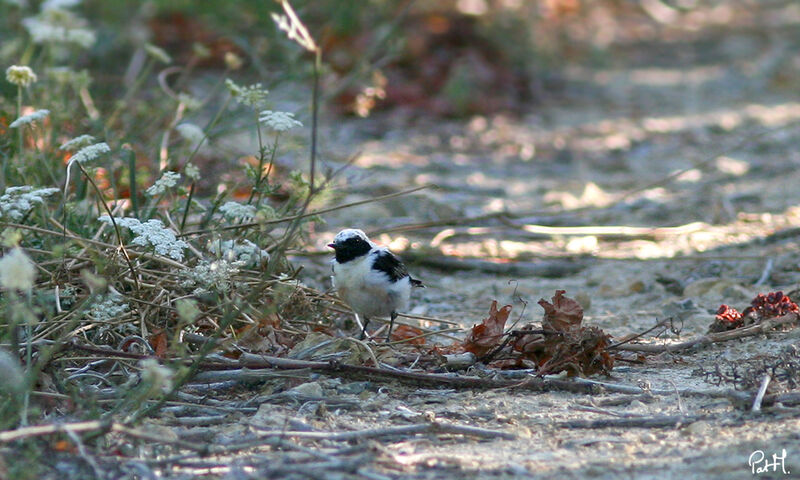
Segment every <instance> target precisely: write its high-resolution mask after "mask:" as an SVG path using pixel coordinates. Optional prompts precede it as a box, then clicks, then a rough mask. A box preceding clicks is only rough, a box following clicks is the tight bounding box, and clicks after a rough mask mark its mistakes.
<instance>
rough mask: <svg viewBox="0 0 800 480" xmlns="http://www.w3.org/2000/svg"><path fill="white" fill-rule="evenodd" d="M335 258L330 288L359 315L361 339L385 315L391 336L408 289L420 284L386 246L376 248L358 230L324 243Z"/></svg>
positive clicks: (348, 231) (406, 297) (405, 300)
mask: <svg viewBox="0 0 800 480" xmlns="http://www.w3.org/2000/svg"><path fill="white" fill-rule="evenodd" d="M328 246H329V247H331V248H332V249H333V250H334V252H335V253H336V256H335V257H334V259H333V260H331V264H332V265H333V277H331V278H332V279H333V285H334V286H335V287H336V290H337V291H338V292H339V297H340V298H341V299H342V300H344V301H345V302H346V303H347V304H348V305H349V306H350V308H352V309H353V311H354V312H355V313H356V320H358V317H359V316H361V317H363V318H364V324H363V325H361V322H358V323H359V326H361V338H364V335H365V334H366V331H367V324H368V323H369V320H370V318H372V317H385V316H387V315H388V316H389V317H390V318H391V321H390V323H389V333H387V335H386V341H387V342H388V341H389V336H390V335H391V334H392V328H393V327H394V319H395V318H397V312H398V310H403V309H405V308H406V307H407V306H408V299H409V297H410V295H411V287H422V286H423V285H422V282H420V281H419V280H417V279H415V278H411V276H410V275H409V274H408V270H406V266H405V265H403V262H402V261H400V259H399V258H397V256H395V254H393V253H392V252H390V251H389V249H388V248H386V247H379V246H377V245H376V244H374V243H373V242H372V241H370V239H369V238H367V235H366V234H365V233H364V232H362V231H361V230H357V229H354V228H348V229H345V230H342V231H341V232H339V233H338V234H337V235H336V237H335V238H334V239H333V243H330V244H328Z"/></svg>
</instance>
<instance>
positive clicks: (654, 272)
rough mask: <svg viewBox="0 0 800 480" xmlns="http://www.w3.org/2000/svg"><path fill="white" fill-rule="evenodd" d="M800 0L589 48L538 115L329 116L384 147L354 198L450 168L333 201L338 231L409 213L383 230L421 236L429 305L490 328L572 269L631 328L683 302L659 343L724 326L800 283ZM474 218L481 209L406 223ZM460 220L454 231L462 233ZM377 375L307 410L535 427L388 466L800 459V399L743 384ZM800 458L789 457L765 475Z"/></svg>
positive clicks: (441, 473)
mask: <svg viewBox="0 0 800 480" xmlns="http://www.w3.org/2000/svg"><path fill="white" fill-rule="evenodd" d="M789 6H790V7H791V5H789ZM790 10H791V9H790V8H788V7H787V9H786V10H785V11H784V10H780V9H778V8H775V9H774V11H770V12H767V13H764V16H763V17H759V18H757V19H755V20H753V21H752V22H749V23H748V22H744V23H743V24H742V25H739V26H731V27H729V28H727V29H722V30H721V31H720V30H719V29H712V30H711V33H708V34H705V35H701V34H698V33H696V32H687V33H686V35H685V36H684V37H683V38H673V39H672V40H671V41H669V42H664V43H661V44H655V43H654V44H647V43H639V44H631V45H625V46H619V47H616V48H612V49H611V51H610V52H608V54H607V55H608V57H610V60H609V61H608V62H607V63H608V64H609V66H608V68H604V69H598V68H592V67H586V66H573V67H570V68H569V69H568V70H567V74H566V78H565V85H564V89H563V93H561V94H560V95H559V96H558V97H557V98H550V99H548V100H547V101H545V102H544V103H543V104H542V105H538V106H536V107H532V108H531V110H530V111H529V112H528V114H527V115H525V116H524V117H522V118H511V117H506V116H494V117H475V118H472V119H468V120H466V121H464V122H443V121H442V122H440V121H435V120H430V119H420V120H416V121H400V120H397V117H392V116H389V117H381V116H378V117H373V118H370V119H366V120H361V121H350V122H347V123H344V124H338V125H337V126H336V128H335V129H334V128H331V129H329V130H328V131H327V132H326V135H327V138H329V139H331V140H330V144H329V145H328V146H327V148H328V149H329V150H330V151H331V152H338V153H341V154H342V155H343V156H345V155H347V154H349V153H352V151H353V150H361V151H362V152H363V153H362V155H361V157H360V158H359V160H358V161H357V162H356V168H353V169H351V170H349V171H348V174H347V184H346V186H344V187H343V189H342V190H341V191H342V192H343V193H344V194H345V195H344V196H345V198H346V199H347V200H357V199H361V198H367V197H369V196H373V195H376V194H382V193H388V192H391V191H396V190H398V189H403V188H408V187H413V186H417V185H420V184H425V183H433V184H436V185H438V186H439V188H438V189H431V190H427V191H424V192H423V193H420V194H415V195H412V196H409V197H405V198H401V199H397V200H393V201H389V202H384V203H380V204H370V205H367V206H364V207H357V208H354V209H350V210H347V211H344V212H340V213H336V214H334V215H332V216H330V217H328V218H326V220H327V221H328V224H327V226H326V229H327V231H325V232H319V235H318V238H317V242H318V244H319V247H320V248H322V247H323V245H324V243H326V242H327V241H328V240H329V239H330V236H331V235H332V233H333V232H335V231H336V230H338V229H339V228H340V227H345V226H358V227H360V228H363V229H365V230H367V231H375V230H380V231H387V230H389V231H388V233H385V234H382V235H377V236H376V237H375V238H376V240H377V241H379V242H380V243H384V244H390V245H391V246H392V247H393V248H395V249H398V250H400V251H402V250H404V249H405V248H406V247H408V246H409V245H410V246H411V248H410V249H409V251H408V255H409V256H410V257H413V258H414V259H415V261H413V262H411V270H412V271H413V272H415V273H416V274H417V276H419V277H421V278H423V279H424V280H425V281H426V283H427V284H428V286H429V287H430V288H428V289H426V290H424V291H422V292H420V293H419V294H418V295H417V297H416V299H415V301H414V305H415V309H414V313H417V314H424V315H430V316H435V317H440V318H445V319H450V320H454V321H457V322H460V323H461V324H462V325H464V326H470V325H471V324H473V323H477V322H479V321H480V320H481V319H482V318H483V317H484V316H485V313H486V311H487V310H488V306H489V304H490V303H491V301H492V300H495V299H496V300H498V301H499V302H500V303H501V304H502V303H509V304H512V305H514V311H513V313H512V318H513V319H514V320H516V319H517V318H519V321H520V324H523V323H527V322H530V321H534V322H538V321H540V319H541V309H540V308H539V307H538V306H537V305H536V301H537V300H538V299H539V298H549V297H550V296H552V295H553V292H554V291H555V290H556V289H564V290H567V293H568V295H571V296H576V295H579V296H580V298H581V299H582V301H583V302H585V303H590V306H588V308H587V311H586V314H587V315H586V322H587V323H589V324H594V325H598V326H600V327H602V328H603V329H604V330H606V331H607V332H608V333H611V334H612V335H614V336H617V337H619V336H623V335H626V334H629V333H635V332H638V331H641V330H644V329H646V328H648V327H650V326H652V325H653V324H655V322H656V321H657V320H658V319H663V318H666V317H673V318H675V319H676V322H675V325H676V331H675V332H669V331H668V332H666V333H663V334H662V335H661V336H660V338H658V339H654V338H649V339H648V340H647V341H649V342H652V343H667V344H668V343H673V342H678V341H682V340H685V339H687V338H689V337H691V336H693V335H696V334H700V333H704V332H705V331H706V329H707V328H708V325H709V324H710V323H711V321H712V320H713V317H714V311H715V310H716V309H717V308H718V307H719V306H720V304H730V305H733V306H736V307H738V308H740V309H741V308H744V307H745V306H746V305H747V304H748V302H749V301H750V299H751V298H752V297H753V296H754V295H755V294H757V293H760V292H762V293H766V292H768V291H776V290H783V291H785V292H788V291H791V290H794V289H796V288H797V287H798V281H799V280H800V267H799V266H798V265H800V255H799V254H798V253H797V252H798V249H797V235H791V234H787V235H782V236H774V237H771V236H770V235H771V234H773V233H774V232H776V231H782V230H785V229H790V228H796V227H798V226H800V190H799V189H798V188H797V185H798V181H799V180H800V170H799V169H798V168H797V167H798V165H800V155H798V150H797V145H798V144H799V142H800V95H798V89H797V85H798V80H799V79H800V75H798V74H800V68H799V67H798V65H800V63H798V62H800V56H798V55H797V53H796V52H797V51H798V48H797V47H798V46H800V36H798V35H797V30H796V29H795V30H794V35H789V34H787V32H789V31H788V30H786V29H785V28H786V26H787V24H788V25H789V26H791V25H794V26H795V27H796V25H797V23H796V20H795V23H792V22H791V21H790V20H788V18H789V17H788V15H789V11H790ZM792 11H793V10H792ZM781 15H784V16H781ZM778 18H781V19H782V20H785V22H783V23H780V22H778ZM770 21H773V22H777V23H776V25H778V24H780V27H778V26H776V27H775V30H774V33H769V29H763V28H754V27H753V24H754V22H755V23H757V24H758V22H770ZM759 25H761V26H763V24H759ZM354 142H355V143H356V145H357V148H354V147H353V145H354ZM673 174H674V175H673ZM623 194H627V195H626V196H624V197H622V199H620V196H621V195H623ZM503 211H505V212H509V213H510V215H511V216H512V217H513V218H514V222H516V223H518V224H520V225H522V224H530V225H545V226H551V227H552V226H623V225H624V226H637V227H675V226H688V227H686V228H685V229H683V230H680V231H670V230H660V231H649V232H635V233H637V234H636V235H631V234H629V232H625V231H621V232H612V234H606V235H603V234H598V233H603V232H596V231H591V230H590V231H584V232H578V233H576V234H572V232H569V231H561V232H555V233H554V232H552V231H549V230H546V229H539V230H537V229H531V231H527V232H526V231H523V230H520V229H518V228H512V227H510V226H508V225H507V224H504V223H502V222H500V221H497V220H491V219H490V220H485V219H480V217H481V216H483V215H486V214H491V213H494V212H503ZM354 218H355V219H358V222H355V221H354V220H353V219H354ZM454 218H459V219H469V218H476V219H475V220H472V221H468V220H467V221H465V222H464V223H463V225H459V226H455V227H452V226H437V227H428V228H417V229H414V230H409V231H402V232H401V231H398V230H394V231H391V229H392V228H393V227H398V226H402V225H406V224H417V223H425V222H437V221H442V220H443V219H454ZM697 222H700V223H697ZM354 224H355V225H354ZM466 227H482V228H484V230H473V231H467V230H466ZM447 228H455V231H453V232H450V233H449V234H448V233H447V232H444V233H443V231H444V230H445V229H447ZM390 242H393V243H390ZM420 252H424V253H420ZM445 254H446V255H459V256H469V257H475V258H479V259H482V260H485V261H492V260H501V259H502V260H504V261H507V260H508V259H513V260H515V261H517V262H526V264H530V265H535V263H536V262H539V261H541V260H542V259H551V260H552V259H553V258H557V259H562V260H568V261H569V262H571V263H570V264H571V265H573V266H575V270H577V273H571V274H570V273H568V274H566V275H556V276H555V277H554V278H544V277H542V276H532V275H529V274H525V273H524V271H523V272H522V273H520V271H516V272H515V271H513V270H508V271H507V272H505V273H503V272H501V273H492V272H490V271H486V270H489V269H491V268H494V267H490V266H487V265H483V267H484V269H483V270H473V271H461V270H454V269H452V268H446V269H437V268H433V267H431V263H432V261H431V260H430V258H431V257H437V256H440V255H445ZM503 265H507V263H504V264H503ZM327 268H328V267H327V266H326V265H325V264H324V262H322V261H319V262H316V263H315V262H310V264H309V265H308V268H307V269H306V278H305V281H307V282H308V283H310V284H312V285H319V286H322V287H324V286H327V285H326V283H325V282H326V276H327V273H326V269H327ZM504 268H505V267H504ZM587 299H588V302H587ZM798 347H800V341H799V340H798V335H797V332H795V331H787V332H776V333H772V334H769V335H767V336H763V335H762V336H756V337H751V338H747V339H744V340H737V341H732V342H727V343H722V344H718V345H714V346H711V347H707V348H702V349H698V350H692V351H687V352H680V353H675V354H663V355H660V356H656V357H649V358H648V359H647V361H646V362H645V363H644V364H624V363H618V364H617V366H616V368H615V369H614V371H613V377H612V378H611V379H606V380H607V381H610V382H613V383H619V384H626V385H634V386H635V385H649V388H652V389H654V390H681V391H683V390H690V389H698V390H708V389H717V390H718V391H722V390H725V389H728V388H732V387H733V385H731V384H726V383H724V382H723V384H722V385H714V384H713V382H710V380H712V379H713V378H717V377H714V376H713V375H711V376H708V375H705V374H704V373H707V372H713V371H715V368H717V367H719V369H720V371H722V372H727V373H730V372H731V371H732V370H731V369H733V368H738V370H735V372H737V375H739V377H737V378H739V380H740V381H742V377H746V376H747V374H748V372H752V371H755V367H754V366H753V365H754V363H753V362H755V363H758V361H761V362H766V363H769V362H770V361H772V360H774V358H775V356H776V355H778V354H780V353H782V352H784V353H785V354H786V355H787V357H786V358H788V359H791V361H793V362H797V360H798V354H797V351H798V350H797V348H798ZM771 359H772V360H771ZM773 363H774V362H773ZM789 372H790V375H789V377H792V378H793V379H794V380H793V382H795V383H792V382H791V381H782V382H776V383H773V388H774V389H775V390H774V391H776V392H778V391H785V390H786V389H788V388H794V387H796V381H797V378H798V377H797V370H792V369H791V368H790V369H789ZM755 381H756V383H757V381H758V379H755ZM756 387H757V385H756ZM336 388H341V386H339V387H336ZM750 391H753V389H752V388H751V389H750ZM770 391H773V390H770ZM360 395H361V398H362V400H363V403H362V405H361V407H362V408H363V410H362V409H342V410H341V411H336V412H331V413H330V414H325V415H323V416H322V417H318V418H316V419H315V420H308V421H310V422H311V421H318V422H320V421H321V422H324V423H327V425H328V426H329V428H332V429H335V430H343V429H361V428H373V427H378V426H384V427H385V426H389V425H402V424H404V422H407V421H408V419H409V418H418V417H417V416H420V415H422V414H424V412H433V414H434V415H435V416H436V418H440V419H444V420H448V419H450V420H453V421H457V422H460V423H464V424H469V425H474V426H480V427H484V428H492V429H499V430H504V431H508V432H512V433H514V434H516V435H517V436H518V438H517V439H516V440H512V441H509V440H491V441H477V440H466V439H459V438H457V437H454V438H452V439H444V440H437V439H435V438H432V437H431V438H429V437H417V438H414V439H413V440H403V441H399V442H392V441H384V442H381V444H380V445H378V444H374V448H376V449H377V451H379V452H380V453H379V454H378V456H377V458H378V459H377V460H375V463H373V464H372V465H373V466H374V467H375V468H376V469H377V470H376V471H380V472H381V473H382V474H384V475H387V476H389V477H396V476H401V475H402V476H410V477H413V478H442V479H444V478H453V477H455V476H468V477H476V478H510V477H516V476H520V477H535V478H634V477H635V478H679V477H681V478H751V477H753V474H752V473H751V468H750V466H748V459H749V457H750V455H751V454H752V453H753V452H754V451H757V450H761V451H763V452H764V453H765V454H766V455H767V457H768V458H771V455H772V454H773V453H775V454H778V455H780V454H781V452H782V450H783V449H785V450H786V459H785V469H786V471H787V472H791V473H790V474H787V475H785V476H786V477H787V478H788V477H790V476H796V475H800V438H799V437H798V436H797V433H796V432H797V431H798V430H799V429H800V420H798V416H797V410H796V409H794V408H789V407H786V408H772V409H768V410H767V411H764V412H763V413H760V414H757V413H750V412H747V411H744V410H737V409H736V408H734V407H733V406H732V405H731V402H729V401H728V400H726V399H724V398H723V399H720V398H710V397H708V396H686V395H679V394H677V393H676V394H675V395H661V396H655V397H646V396H645V397H641V398H638V399H637V398H636V397H634V396H631V395H619V394H604V395H595V396H587V395H578V394H573V393H545V394H538V393H530V392H523V391H489V392H480V391H467V392H457V391H441V390H428V389H416V388H413V387H409V386H405V385H399V384H398V385H393V384H390V385H388V386H380V385H379V384H376V383H372V384H370V385H369V386H368V387H367V389H366V390H364V391H363V392H361V394H360ZM329 410H330V407H329ZM409 412H410V413H409ZM284 413H286V414H291V415H297V410H296V409H295V410H294V413H291V412H288V411H287V412H284ZM680 415H685V416H686V418H687V419H688V420H687V421H686V422H681V423H679V424H677V425H672V426H667V427H664V426H661V427H657V428H656V427H648V428H635V427H624V426H623V427H617V428H615V427H605V428H603V427H598V426H594V427H593V428H566V427H565V425H566V423H565V422H569V421H573V420H586V421H589V420H609V419H616V418H621V419H630V418H635V417H637V416H641V417H661V416H680ZM304 418H313V415H311V416H310V417H304ZM420 418H421V417H420ZM698 418H700V420H697V419H698ZM783 476H784V475H783V473H782V471H781V468H780V467H778V468H777V471H773V470H770V471H769V473H768V474H762V475H760V477H762V478H767V477H769V478H778V477H783Z"/></svg>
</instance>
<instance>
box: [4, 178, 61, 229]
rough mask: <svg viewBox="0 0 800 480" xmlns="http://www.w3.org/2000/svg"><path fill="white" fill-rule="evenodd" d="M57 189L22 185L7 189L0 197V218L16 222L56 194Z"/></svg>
mask: <svg viewBox="0 0 800 480" xmlns="http://www.w3.org/2000/svg"><path fill="white" fill-rule="evenodd" d="M58 192H59V190H58V189H57V188H39V189H36V190H34V189H33V187H31V186H28V185H24V186H21V187H8V188H7V189H6V191H5V193H4V194H3V195H2V196H0V217H6V218H10V219H11V220H13V221H15V222H18V221H20V220H22V218H23V217H24V216H25V215H27V214H28V212H30V211H31V209H33V207H34V206H35V205H36V204H37V203H38V204H42V203H44V197H47V196H50V195H53V194H55V193H58Z"/></svg>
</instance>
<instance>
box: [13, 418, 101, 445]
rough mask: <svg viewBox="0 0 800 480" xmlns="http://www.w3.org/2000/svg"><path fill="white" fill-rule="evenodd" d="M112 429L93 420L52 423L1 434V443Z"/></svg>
mask: <svg viewBox="0 0 800 480" xmlns="http://www.w3.org/2000/svg"><path fill="white" fill-rule="evenodd" d="M110 427H111V425H110V424H109V423H108V422H102V421H100V420H92V421H88V422H75V423H51V424H48V425H34V426H30V427H23V428H18V429H16V430H8V431H5V432H0V443H8V442H13V441H15V440H21V439H24V438H32V437H41V436H43V435H52V434H54V433H66V432H76V433H78V432H93V431H97V430H107V429H109V428H110Z"/></svg>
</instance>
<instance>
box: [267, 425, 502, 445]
mask: <svg viewBox="0 0 800 480" xmlns="http://www.w3.org/2000/svg"><path fill="white" fill-rule="evenodd" d="M253 427H254V428H255V429H256V430H258V429H259V428H260V427H259V426H257V425H254V426H253ZM418 433H441V434H455V435H469V436H473V437H480V438H502V439H504V440H514V439H516V438H517V436H516V435H514V434H513V433H509V432H502V431H499V430H489V429H486V428H478V427H471V426H468V425H453V424H449V423H441V422H436V421H434V422H430V423H419V424H414V425H400V426H396V427H384V428H369V429H366V430H357V431H354V432H287V431H282V430H266V431H261V432H259V435H261V436H271V437H279V436H284V437H295V438H305V439H310V440H328V441H333V442H349V441H352V440H366V439H369V438H379V437H394V436H398V435H415V434H418Z"/></svg>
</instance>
